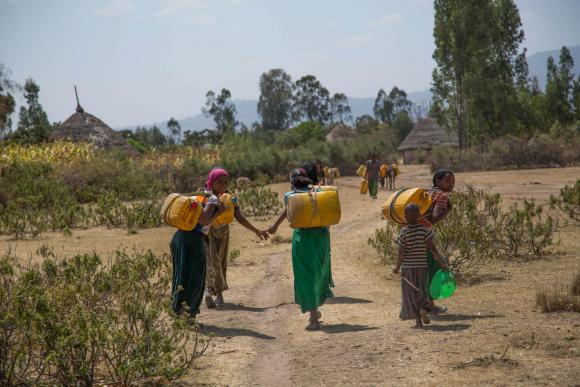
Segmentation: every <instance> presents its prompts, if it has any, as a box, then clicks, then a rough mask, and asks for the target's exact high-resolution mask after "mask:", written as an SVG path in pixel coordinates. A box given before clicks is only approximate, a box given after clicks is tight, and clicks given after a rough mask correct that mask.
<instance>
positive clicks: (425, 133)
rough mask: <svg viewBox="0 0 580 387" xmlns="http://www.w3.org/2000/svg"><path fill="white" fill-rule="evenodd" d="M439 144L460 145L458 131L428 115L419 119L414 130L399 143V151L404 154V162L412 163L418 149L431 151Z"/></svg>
mask: <svg viewBox="0 0 580 387" xmlns="http://www.w3.org/2000/svg"><path fill="white" fill-rule="evenodd" d="M437 145H446V146H451V147H459V140H458V138H457V134H456V133H452V132H450V131H448V130H446V129H445V128H443V127H441V126H439V124H437V121H435V120H434V119H433V118H430V117H428V118H424V119H422V120H419V121H417V123H416V124H415V126H414V127H413V130H411V132H409V134H408V135H407V137H405V139H404V140H403V142H402V143H401V145H399V148H398V151H399V152H401V153H402V154H403V162H404V163H405V164H410V163H412V162H413V161H414V160H415V159H416V152H417V151H418V150H423V151H426V152H431V150H432V149H433V147H434V146H437Z"/></svg>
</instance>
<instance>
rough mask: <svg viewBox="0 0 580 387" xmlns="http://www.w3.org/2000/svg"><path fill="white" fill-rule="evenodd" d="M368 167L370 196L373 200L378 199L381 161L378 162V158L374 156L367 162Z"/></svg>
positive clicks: (367, 176) (367, 175)
mask: <svg viewBox="0 0 580 387" xmlns="http://www.w3.org/2000/svg"><path fill="white" fill-rule="evenodd" d="M366 167H367V174H366V176H365V178H366V179H367V180H368V182H369V195H370V197H371V198H373V199H376V198H377V191H378V182H379V176H380V165H379V161H378V160H377V156H376V155H375V154H373V155H372V156H371V158H370V160H368V161H367V162H366Z"/></svg>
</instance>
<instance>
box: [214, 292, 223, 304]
mask: <svg viewBox="0 0 580 387" xmlns="http://www.w3.org/2000/svg"><path fill="white" fill-rule="evenodd" d="M215 303H216V305H217V306H223V305H224V296H223V295H222V294H221V293H218V294H217V296H216V297H215Z"/></svg>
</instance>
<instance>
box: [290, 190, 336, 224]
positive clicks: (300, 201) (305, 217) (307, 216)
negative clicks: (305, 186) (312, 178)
mask: <svg viewBox="0 0 580 387" xmlns="http://www.w3.org/2000/svg"><path fill="white" fill-rule="evenodd" d="M286 211H287V215H288V221H289V222H290V227H292V228H314V227H326V226H332V225H335V224H338V223H339V222H340V215H341V212H340V200H339V198H338V189H337V188H336V187H332V186H320V187H318V186H313V187H312V189H311V190H310V191H308V192H294V193H291V194H289V195H288V202H287V204H286Z"/></svg>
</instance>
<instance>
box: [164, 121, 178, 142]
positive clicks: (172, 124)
mask: <svg viewBox="0 0 580 387" xmlns="http://www.w3.org/2000/svg"><path fill="white" fill-rule="evenodd" d="M167 128H168V129H169V132H170V133H171V137H172V139H173V141H174V142H176V143H179V142H180V141H181V125H179V122H178V121H177V120H176V119H175V118H173V117H171V118H170V119H169V121H167Z"/></svg>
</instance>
